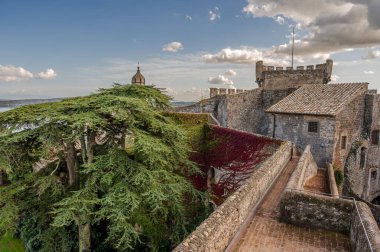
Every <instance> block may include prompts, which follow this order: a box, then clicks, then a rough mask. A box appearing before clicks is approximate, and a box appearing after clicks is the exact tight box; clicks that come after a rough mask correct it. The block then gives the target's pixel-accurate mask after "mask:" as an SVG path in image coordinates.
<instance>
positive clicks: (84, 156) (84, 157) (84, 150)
mask: <svg viewBox="0 0 380 252" xmlns="http://www.w3.org/2000/svg"><path fill="white" fill-rule="evenodd" d="M80 147H81V153H82V160H83V163H86V162H87V148H86V140H85V137H84V134H83V135H82V136H81V138H80Z"/></svg>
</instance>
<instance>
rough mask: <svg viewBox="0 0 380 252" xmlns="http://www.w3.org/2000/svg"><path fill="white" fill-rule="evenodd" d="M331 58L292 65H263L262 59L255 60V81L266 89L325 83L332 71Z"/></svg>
mask: <svg viewBox="0 0 380 252" xmlns="http://www.w3.org/2000/svg"><path fill="white" fill-rule="evenodd" d="M332 66H333V62H332V60H327V61H326V63H325V64H319V65H316V66H314V65H312V66H306V67H304V66H301V67H297V68H296V69H293V68H292V67H276V68H275V67H274V66H265V65H263V62H262V61H258V62H256V82H257V83H258V85H259V87H263V88H265V89H268V90H273V89H287V88H299V87H301V86H302V85H310V84H327V83H328V82H329V81H330V78H331V73H332Z"/></svg>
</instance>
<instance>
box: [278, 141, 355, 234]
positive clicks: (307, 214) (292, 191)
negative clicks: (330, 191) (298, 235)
mask: <svg viewBox="0 0 380 252" xmlns="http://www.w3.org/2000/svg"><path fill="white" fill-rule="evenodd" d="M317 169H318V167H317V166H316V164H315V161H314V159H313V155H312V154H311V151H310V146H307V147H306V148H305V150H304V152H303V154H302V156H301V158H300V160H299V162H298V165H297V167H296V169H295V170H294V172H293V174H292V176H291V177H290V179H289V182H288V184H287V185H286V188H285V192H284V194H283V195H282V197H281V202H280V219H281V220H282V221H284V222H287V223H291V224H294V225H298V226H305V227H317V228H325V229H328V230H333V231H338V232H343V233H348V232H349V230H350V215H351V210H352V202H351V201H348V200H342V199H338V198H332V197H329V196H323V195H318V194H315V193H312V192H307V191H303V189H304V187H303V186H304V184H305V182H306V181H307V179H309V178H311V177H312V176H314V175H316V173H317Z"/></svg>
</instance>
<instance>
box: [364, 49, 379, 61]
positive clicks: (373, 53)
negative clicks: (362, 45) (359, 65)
mask: <svg viewBox="0 0 380 252" xmlns="http://www.w3.org/2000/svg"><path fill="white" fill-rule="evenodd" d="M377 57H380V51H374V50H372V49H368V51H367V53H366V55H363V57H362V59H376V58H377Z"/></svg>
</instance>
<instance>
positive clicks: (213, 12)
mask: <svg viewBox="0 0 380 252" xmlns="http://www.w3.org/2000/svg"><path fill="white" fill-rule="evenodd" d="M208 18H209V19H210V21H215V20H217V19H220V13H219V8H218V7H215V8H214V9H213V10H209V12H208Z"/></svg>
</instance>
